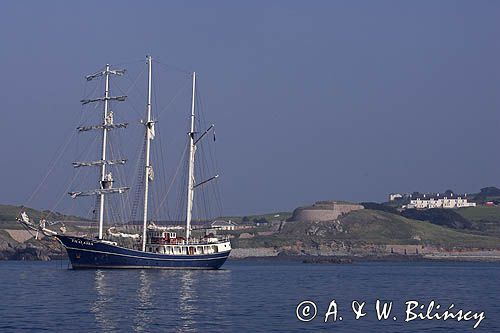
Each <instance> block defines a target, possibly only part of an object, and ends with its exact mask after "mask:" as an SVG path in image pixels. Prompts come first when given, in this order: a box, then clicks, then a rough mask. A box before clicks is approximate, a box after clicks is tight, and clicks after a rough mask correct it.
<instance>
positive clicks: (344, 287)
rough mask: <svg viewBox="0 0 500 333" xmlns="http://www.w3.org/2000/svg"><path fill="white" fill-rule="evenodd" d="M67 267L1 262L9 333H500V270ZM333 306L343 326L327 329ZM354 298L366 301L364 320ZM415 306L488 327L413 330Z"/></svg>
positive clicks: (1, 322)
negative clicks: (385, 309) (453, 312)
mask: <svg viewBox="0 0 500 333" xmlns="http://www.w3.org/2000/svg"><path fill="white" fill-rule="evenodd" d="M66 265H67V263H66V262H64V263H63V264H62V265H61V262H58V261H54V262H0V284H1V287H2V289H1V292H0V295H1V296H0V300H1V302H0V332H21V331H23V332H25V331H37V332H38V331H50V332H70V331H79V332H90V331H101V332H299V331H300V332H304V331H306V332H307V331H323V330H324V331H330V332H357V333H359V332H472V331H476V332H500V305H499V301H500V287H499V281H500V279H499V278H500V264H499V263H450V262H432V263H428V262H419V263H381V262H377V263H356V264H352V265H313V264H302V263H297V262H286V261H284V262H269V261H258V260H257V261H233V262H227V263H226V265H224V266H223V268H224V269H222V270H219V271H168V270H164V271H161V270H158V271H156V270H85V271H73V270H68V269H66V267H67V266H66ZM61 266H62V267H61ZM333 299H335V301H336V304H337V309H338V317H340V316H342V318H343V320H342V321H340V320H339V319H338V317H337V321H336V322H333V321H329V322H327V323H324V322H323V320H324V314H325V312H326V311H327V308H328V306H329V304H330V302H331V301H332V300H333ZM377 299H380V300H384V301H393V310H392V312H391V317H390V318H389V320H383V321H378V320H377V318H376V313H375V301H376V300H377ZM303 300H310V301H314V302H315V304H316V307H317V317H316V318H315V319H314V320H312V321H310V322H301V321H299V320H298V319H297V318H296V306H297V305H298V304H299V303H300V302H301V301H303ZM353 300H358V301H360V302H361V301H365V302H366V306H365V308H364V309H365V312H366V313H367V314H366V316H364V317H363V318H361V319H359V320H355V319H354V314H353V312H352V310H351V302H352V301H353ZM408 300H417V301H420V302H422V303H425V304H427V303H429V302H430V301H431V300H435V301H436V302H438V303H439V304H441V306H442V307H443V308H448V306H449V305H450V304H451V303H454V304H455V309H459V308H462V309H464V310H474V311H484V312H485V316H486V319H484V320H483V322H482V323H481V324H480V325H479V327H478V328H477V329H476V330H473V329H472V327H473V325H474V321H469V322H466V321H461V322H457V321H452V320H448V321H436V320H433V321H431V320H425V321H423V320H414V321H411V322H405V321H404V318H405V302H406V301H408ZM311 309H312V308H311ZM301 313H302V312H301ZM393 317H396V318H397V320H394V318H393ZM330 320H332V317H330Z"/></svg>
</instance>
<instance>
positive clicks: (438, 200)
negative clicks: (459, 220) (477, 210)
mask: <svg viewBox="0 0 500 333" xmlns="http://www.w3.org/2000/svg"><path fill="white" fill-rule="evenodd" d="M475 206H476V203H475V202H469V201H468V200H467V194H463V195H461V194H454V193H448V194H444V195H443V194H439V193H437V194H422V195H419V196H411V197H410V200H409V203H408V204H406V205H404V206H403V207H402V208H408V209H410V208H416V209H430V208H450V209H453V208H463V207H475Z"/></svg>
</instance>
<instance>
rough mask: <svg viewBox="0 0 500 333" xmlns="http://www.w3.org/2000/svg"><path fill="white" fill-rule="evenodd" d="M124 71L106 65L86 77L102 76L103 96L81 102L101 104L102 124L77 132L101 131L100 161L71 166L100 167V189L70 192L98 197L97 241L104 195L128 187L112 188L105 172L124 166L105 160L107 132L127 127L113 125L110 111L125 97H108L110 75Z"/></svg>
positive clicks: (120, 161) (83, 128)
mask: <svg viewBox="0 0 500 333" xmlns="http://www.w3.org/2000/svg"><path fill="white" fill-rule="evenodd" d="M124 73H125V70H121V69H115V70H113V69H111V68H110V66H109V64H107V65H106V67H105V69H104V70H103V71H99V72H97V73H94V74H92V75H88V76H86V77H85V78H86V80H87V81H92V80H93V79H95V78H99V77H101V76H104V81H105V83H104V96H103V97H99V98H94V99H84V100H81V103H82V105H85V104H89V103H96V102H103V104H104V108H103V122H102V124H100V125H91V126H80V127H78V128H77V129H78V131H79V132H86V131H90V130H100V129H102V145H101V159H100V160H97V161H84V162H74V163H73V166H74V167H75V168H79V167H83V166H100V167H101V175H100V182H99V183H100V187H99V188H98V189H95V190H89V191H78V192H70V193H69V195H71V197H72V198H76V197H80V196H89V195H98V196H99V239H102V238H103V224H104V198H105V195H106V194H111V193H123V192H125V191H127V190H128V189H129V188H128V187H116V188H115V187H113V182H114V181H113V175H112V174H111V172H106V166H107V165H113V164H125V162H126V160H125V159H118V160H107V159H106V158H107V154H106V150H107V145H108V143H107V138H108V131H109V130H111V129H113V128H125V127H127V125H128V124H127V123H121V124H114V122H113V111H111V110H110V105H109V102H110V101H119V102H122V101H124V100H125V99H126V98H127V96H124V95H122V96H110V83H109V79H110V75H119V76H121V75H123V74H124Z"/></svg>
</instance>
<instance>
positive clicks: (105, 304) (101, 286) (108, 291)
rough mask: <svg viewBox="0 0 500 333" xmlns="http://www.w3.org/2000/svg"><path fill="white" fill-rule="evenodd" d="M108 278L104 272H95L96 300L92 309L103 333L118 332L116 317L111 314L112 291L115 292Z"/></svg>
mask: <svg viewBox="0 0 500 333" xmlns="http://www.w3.org/2000/svg"><path fill="white" fill-rule="evenodd" d="M107 278H108V277H107V276H106V272H105V271H103V270H100V269H99V270H96V271H95V279H94V281H95V291H96V299H95V301H94V303H93V304H92V306H91V308H90V312H92V313H93V314H94V316H95V320H96V323H97V325H98V326H99V328H100V329H101V331H102V332H116V330H117V328H118V327H117V323H116V321H115V318H114V316H113V315H112V314H111V313H110V311H111V309H110V306H111V304H112V301H113V299H114V297H113V295H112V291H113V290H114V287H113V284H112V283H107V280H106V279H107Z"/></svg>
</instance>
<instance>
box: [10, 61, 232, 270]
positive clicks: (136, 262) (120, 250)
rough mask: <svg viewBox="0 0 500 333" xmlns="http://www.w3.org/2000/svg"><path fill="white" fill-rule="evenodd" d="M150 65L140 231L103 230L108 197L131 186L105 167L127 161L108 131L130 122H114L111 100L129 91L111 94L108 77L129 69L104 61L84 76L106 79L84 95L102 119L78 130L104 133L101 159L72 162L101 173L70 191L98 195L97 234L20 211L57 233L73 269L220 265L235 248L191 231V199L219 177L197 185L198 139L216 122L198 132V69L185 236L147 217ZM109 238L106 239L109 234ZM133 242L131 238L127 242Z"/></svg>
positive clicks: (24, 218)
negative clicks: (68, 229) (67, 229)
mask: <svg viewBox="0 0 500 333" xmlns="http://www.w3.org/2000/svg"><path fill="white" fill-rule="evenodd" d="M147 66H148V78H147V80H148V82H147V86H148V92H147V102H146V119H145V120H144V121H142V123H143V124H144V127H145V143H144V144H145V157H144V161H145V163H144V166H143V168H144V169H143V180H144V184H143V185H144V193H143V204H144V205H143V207H144V210H143V216H142V217H143V218H142V234H129V233H123V232H118V231H117V230H116V229H115V228H114V227H113V228H110V229H109V230H107V232H106V233H105V232H104V211H105V204H106V200H105V198H106V197H107V196H110V195H119V194H123V193H125V192H126V191H128V190H129V187H115V186H114V185H113V184H114V183H115V181H114V179H113V175H112V173H111V172H109V171H108V170H107V166H109V165H116V164H118V165H119V164H124V163H125V161H126V160H124V159H118V160H116V159H115V160H113V159H110V158H108V156H107V149H108V132H109V131H110V130H114V129H124V128H126V127H127V125H128V124H126V123H115V122H114V120H113V112H112V111H111V110H110V105H109V104H110V101H118V102H121V101H125V99H126V98H127V96H125V95H121V96H111V95H110V78H111V77H112V76H122V75H124V73H125V70H122V69H112V68H111V66H110V65H106V66H105V68H104V70H101V71H98V72H96V73H94V74H91V75H88V76H86V77H85V78H86V80H87V81H92V80H94V79H98V78H99V79H104V96H102V97H99V98H93V99H84V100H82V101H81V103H82V104H83V105H85V104H90V103H102V104H103V118H102V123H101V124H98V125H91V126H80V127H78V131H80V132H86V131H100V132H101V133H102V145H101V152H100V153H101V158H100V159H99V160H97V161H88V162H87V161H85V162H74V163H73V165H74V167H99V168H100V178H99V182H98V183H99V186H98V188H97V189H94V190H89V191H75V192H70V193H69V195H70V196H71V197H72V198H74V199H77V198H79V197H86V196H96V197H97V202H98V213H99V217H98V223H99V225H98V235H97V237H95V238H91V237H77V236H70V235H66V234H64V230H62V231H63V232H62V233H59V232H56V231H53V230H51V229H50V228H49V227H50V223H49V222H47V221H45V220H44V219H41V220H40V222H39V224H38V225H37V224H36V223H34V222H33V221H32V220H31V219H30V218H29V217H28V215H27V214H26V212H21V214H20V217H19V218H18V220H19V221H20V222H21V223H22V224H23V225H24V226H25V227H28V228H29V229H31V230H35V231H36V232H37V233H38V232H41V233H43V234H44V235H46V236H52V237H55V238H56V239H57V240H58V241H59V242H60V243H61V244H62V245H63V246H64V248H65V249H66V251H67V253H68V257H69V260H70V262H71V266H72V268H73V269H82V268H161V269H169V268H170V269H218V268H220V267H221V266H222V265H223V264H224V262H225V261H226V259H227V258H228V256H229V254H230V252H231V243H230V241H229V239H228V238H227V237H224V236H222V237H221V236H218V235H215V234H214V233H213V232H212V233H205V235H204V236H199V237H198V238H196V237H193V236H192V226H191V222H192V218H193V201H194V196H195V190H196V189H197V188H198V187H199V186H201V185H204V184H206V183H208V182H210V181H212V180H214V179H216V178H217V177H218V175H216V176H213V177H211V178H209V179H207V180H204V181H202V182H200V183H198V184H196V183H195V174H194V173H195V156H196V148H197V144H198V143H199V142H200V140H202V139H203V138H204V137H205V135H206V134H207V133H209V132H210V130H212V129H213V125H212V126H210V127H209V128H208V129H207V130H206V131H204V132H203V133H201V134H200V133H199V132H197V131H196V128H195V117H196V115H195V96H196V73H195V72H193V73H192V100H191V113H190V131H189V133H188V140H189V144H188V145H189V161H188V164H187V168H188V170H187V174H188V177H187V204H186V206H187V207H186V219H185V235H184V237H182V236H179V235H177V232H175V231H173V230H172V229H171V228H168V227H165V226H158V225H156V224H155V223H153V222H152V221H148V206H149V205H148V200H149V197H150V194H149V182H150V181H151V180H152V178H153V168H152V165H151V161H150V155H151V154H150V151H151V141H152V139H153V138H154V135H155V121H154V120H153V117H152V104H151V99H152V58H151V56H148V57H147ZM106 235H111V236H114V237H113V238H116V237H118V238H120V237H121V238H128V239H131V240H132V242H131V243H132V245H131V246H124V245H123V244H118V242H116V241H114V240H112V239H109V237H106ZM106 238H108V239H106ZM129 243H130V242H129Z"/></svg>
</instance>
